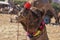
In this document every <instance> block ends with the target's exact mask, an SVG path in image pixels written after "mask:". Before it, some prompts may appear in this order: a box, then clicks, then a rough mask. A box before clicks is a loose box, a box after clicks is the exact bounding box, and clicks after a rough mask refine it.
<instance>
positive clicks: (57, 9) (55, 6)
mask: <svg viewBox="0 0 60 40" xmlns="http://www.w3.org/2000/svg"><path fill="white" fill-rule="evenodd" d="M52 6H53V8H54V9H55V10H56V11H57V12H59V11H60V5H59V4H57V3H52Z"/></svg>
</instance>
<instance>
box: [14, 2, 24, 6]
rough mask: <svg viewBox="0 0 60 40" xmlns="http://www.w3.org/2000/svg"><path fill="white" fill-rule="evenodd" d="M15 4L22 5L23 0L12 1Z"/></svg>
mask: <svg viewBox="0 0 60 40" xmlns="http://www.w3.org/2000/svg"><path fill="white" fill-rule="evenodd" d="M14 2H15V3H16V4H20V5H22V4H23V3H24V2H25V1H14Z"/></svg>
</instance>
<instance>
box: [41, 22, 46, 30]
mask: <svg viewBox="0 0 60 40" xmlns="http://www.w3.org/2000/svg"><path fill="white" fill-rule="evenodd" d="M44 27H45V23H44V21H43V22H42V25H41V26H40V30H43V29H44Z"/></svg>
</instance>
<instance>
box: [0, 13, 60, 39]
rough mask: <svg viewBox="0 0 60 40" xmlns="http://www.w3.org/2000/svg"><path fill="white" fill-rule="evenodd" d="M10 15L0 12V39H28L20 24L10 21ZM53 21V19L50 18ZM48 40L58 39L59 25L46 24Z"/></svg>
mask: <svg viewBox="0 0 60 40" xmlns="http://www.w3.org/2000/svg"><path fill="white" fill-rule="evenodd" d="M10 17H11V15H8V14H0V40H29V39H28V38H27V36H26V32H25V30H24V29H23V26H22V25H21V24H19V25H18V23H10V22H9V20H10ZM52 20H53V21H52V22H54V19H52ZM18 29H19V32H18ZM46 29H47V34H48V37H49V40H60V25H51V24H48V25H46Z"/></svg>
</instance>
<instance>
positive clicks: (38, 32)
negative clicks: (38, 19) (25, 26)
mask: <svg viewBox="0 0 60 40" xmlns="http://www.w3.org/2000/svg"><path fill="white" fill-rule="evenodd" d="M44 27H45V23H44V22H42V23H41V26H40V27H39V29H38V30H37V32H36V33H33V34H29V33H28V34H27V35H28V36H29V37H30V38H32V37H36V36H38V35H40V34H41V33H42V31H43V29H44Z"/></svg>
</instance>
